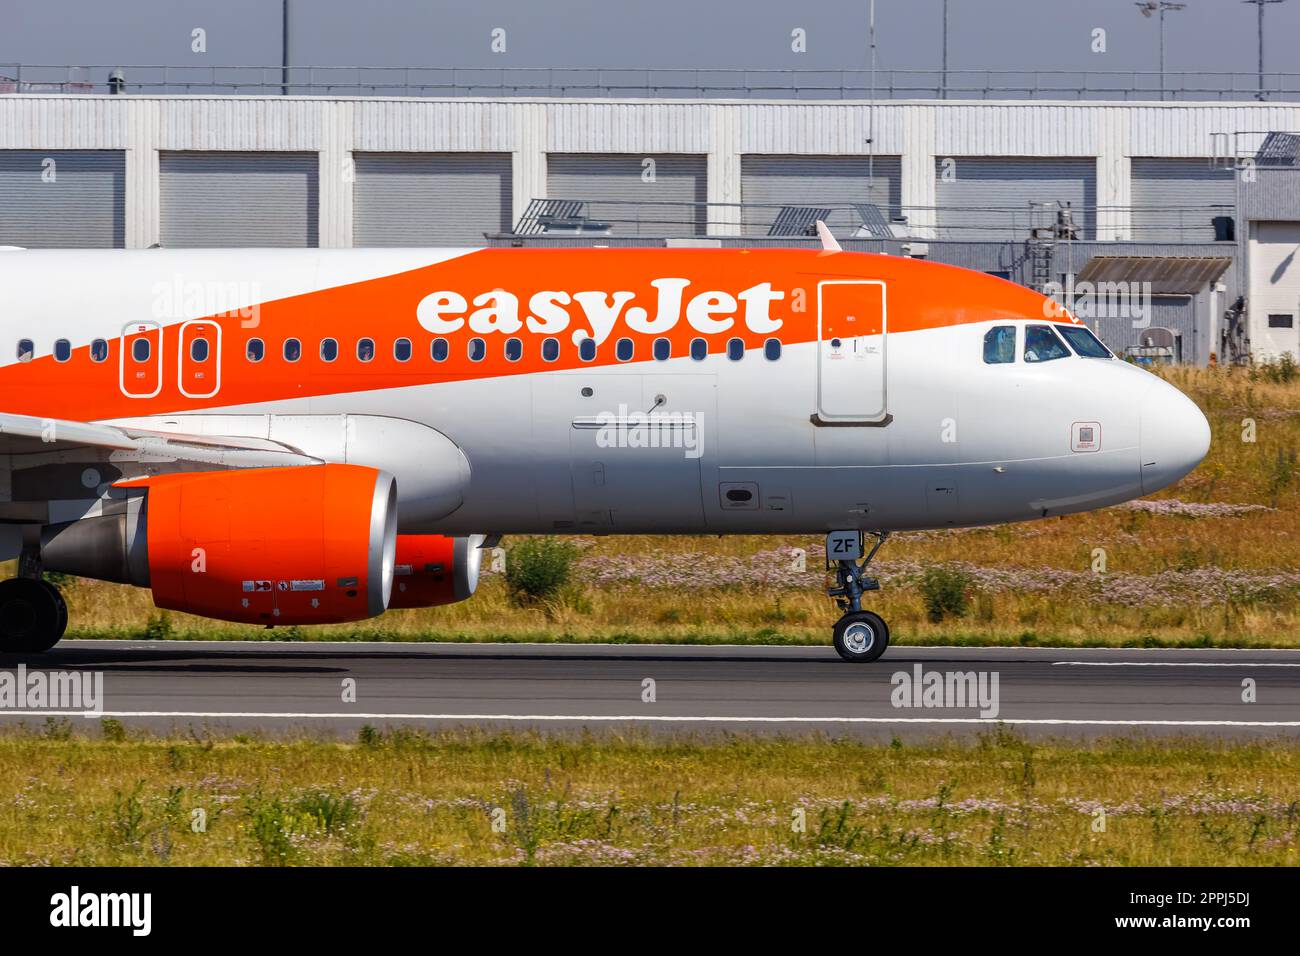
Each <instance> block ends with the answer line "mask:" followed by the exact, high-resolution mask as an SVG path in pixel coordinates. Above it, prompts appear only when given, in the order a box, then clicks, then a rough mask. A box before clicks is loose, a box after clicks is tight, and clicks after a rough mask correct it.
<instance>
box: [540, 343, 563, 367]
mask: <svg viewBox="0 0 1300 956" xmlns="http://www.w3.org/2000/svg"><path fill="white" fill-rule="evenodd" d="M559 357H560V340H559V339H543V340H542V361H543V362H554V361H555V360H556V359H558V358H559Z"/></svg>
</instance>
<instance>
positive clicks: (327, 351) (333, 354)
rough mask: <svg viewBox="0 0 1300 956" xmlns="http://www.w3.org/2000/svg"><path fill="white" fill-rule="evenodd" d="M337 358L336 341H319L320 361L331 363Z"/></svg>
mask: <svg viewBox="0 0 1300 956" xmlns="http://www.w3.org/2000/svg"><path fill="white" fill-rule="evenodd" d="M338 357H339V343H338V339H321V340H320V360H321V361H322V362H333V361H334V360H335V359H336V358H338Z"/></svg>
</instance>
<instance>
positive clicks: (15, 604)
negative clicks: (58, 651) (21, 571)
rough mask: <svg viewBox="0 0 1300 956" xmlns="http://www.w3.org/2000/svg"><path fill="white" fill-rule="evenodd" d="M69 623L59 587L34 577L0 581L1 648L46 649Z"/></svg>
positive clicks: (18, 651) (3, 650)
mask: <svg viewBox="0 0 1300 956" xmlns="http://www.w3.org/2000/svg"><path fill="white" fill-rule="evenodd" d="M67 626H68V607H67V605H66V604H64V603H63V597H62V595H60V594H59V589H58V588H56V587H55V586H54V585H52V584H50V583H48V582H46V581H41V580H37V579H35V578H10V579H9V580H7V581H0V652H7V653H10V654H13V653H19V654H23V653H26V654H33V653H40V652H42V651H48V650H49V649H50V648H51V647H53V646H54V645H55V644H57V643H58V642H59V638H60V637H62V636H63V631H64V629H65V628H66V627H67Z"/></svg>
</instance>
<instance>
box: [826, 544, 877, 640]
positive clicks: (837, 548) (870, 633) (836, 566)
mask: <svg viewBox="0 0 1300 956" xmlns="http://www.w3.org/2000/svg"><path fill="white" fill-rule="evenodd" d="M870 533H871V535H872V536H873V537H874V538H875V539H876V542H875V544H874V545H872V547H871V551H870V552H868V554H867V555H866V557H865V558H862V537H863V536H862V534H861V533H860V532H857V531H835V532H832V533H831V534H829V535H827V536H826V561H827V566H828V570H832V569H833V570H834V571H835V580H836V584H835V586H834V587H831V588H827V589H826V593H827V594H828V595H830V596H831V597H833V598H835V603H836V604H837V605H839V608H840V610H841V611H843V612H844V614H843V616H842V617H841V618H840V619H839V620H838V621H836V622H835V628H834V630H833V631H832V632H831V634H832V643H833V644H834V645H835V650H836V652H837V653H838V654H839V655H840V657H842V658H844V660H846V661H854V662H859V663H867V662H870V661H874V660H876V659H877V658H878V657H880V655H881V654H883V653H885V648H887V647H888V646H889V626H888V625H887V624H885V621H884V618H882V617H881V616H880V615H879V614H875V613H872V612H871V611H864V610H862V595H863V594H864V593H866V592H867V591H878V590H880V582H879V581H877V580H876V579H875V578H872V577H868V576H867V573H866V571H867V565H869V564H870V563H871V560H872V558H874V557H875V556H876V552H877V551H879V550H880V547H881V545H883V544H884V543H885V539H887V538H888V537H889V532H887V531H873V532H870ZM859 558H862V563H861V564H859V563H858V559H859Z"/></svg>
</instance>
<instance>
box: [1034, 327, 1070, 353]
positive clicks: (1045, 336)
mask: <svg viewBox="0 0 1300 956" xmlns="http://www.w3.org/2000/svg"><path fill="white" fill-rule="evenodd" d="M1069 354H1070V350H1069V349H1067V348H1066V347H1065V345H1064V344H1063V343H1062V342H1061V340H1060V339H1059V338H1057V337H1056V333H1055V332H1053V331H1052V327H1051V326H1050V325H1027V326H1025V361H1026V362H1050V361H1051V360H1052V359H1059V358H1065V357H1066V356H1068V355H1069Z"/></svg>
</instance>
